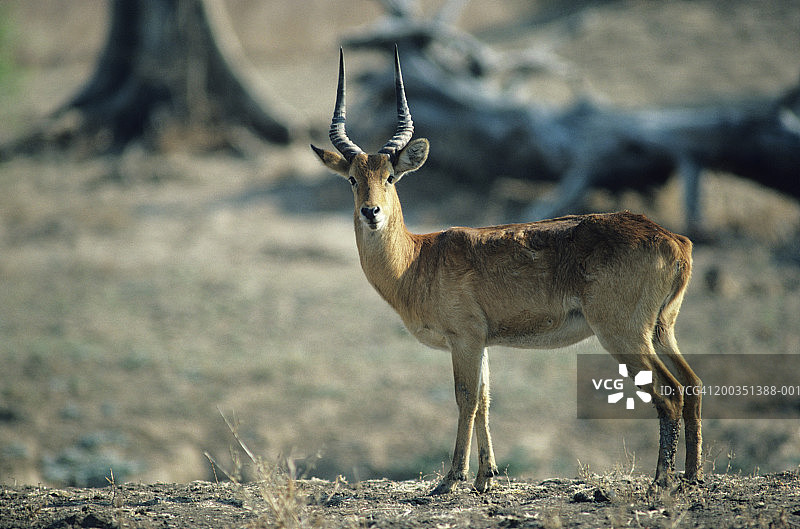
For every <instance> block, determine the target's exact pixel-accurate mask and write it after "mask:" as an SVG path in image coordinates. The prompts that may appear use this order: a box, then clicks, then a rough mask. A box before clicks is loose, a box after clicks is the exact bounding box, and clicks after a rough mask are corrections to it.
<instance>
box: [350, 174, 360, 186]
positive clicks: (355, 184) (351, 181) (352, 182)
mask: <svg viewBox="0 0 800 529" xmlns="http://www.w3.org/2000/svg"><path fill="white" fill-rule="evenodd" d="M348 180H349V181H350V185H351V186H353V187H356V186H357V185H358V182H356V179H355V178H353V177H352V176H351V177H350V178H348Z"/></svg>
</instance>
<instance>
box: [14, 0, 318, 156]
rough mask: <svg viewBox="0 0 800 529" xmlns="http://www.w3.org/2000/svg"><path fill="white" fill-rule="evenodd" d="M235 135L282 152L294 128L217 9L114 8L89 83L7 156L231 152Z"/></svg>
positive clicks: (192, 5) (150, 1) (205, 2)
mask: <svg viewBox="0 0 800 529" xmlns="http://www.w3.org/2000/svg"><path fill="white" fill-rule="evenodd" d="M242 127H244V128H246V129H248V130H250V131H251V132H252V133H254V134H256V135H257V136H259V137H261V138H264V139H266V140H268V141H272V142H276V143H288V142H289V141H290V139H291V138H292V137H293V136H294V135H296V134H297V132H298V131H299V129H301V128H302V127H303V125H302V124H300V123H298V122H297V121H296V120H295V118H293V117H292V114H291V113H290V112H288V111H286V110H284V109H282V108H281V106H280V105H279V104H278V103H277V102H275V101H274V100H273V99H272V98H270V97H269V96H268V94H266V93H265V88H264V84H263V82H262V81H261V79H260V78H259V76H258V74H257V72H255V70H254V69H253V68H252V67H251V66H250V65H249V64H248V62H247V61H246V60H245V58H244V53H243V51H242V49H241V46H240V44H239V42H238V40H237V38H236V36H235V34H234V32H233V30H232V27H231V25H230V22H229V20H228V17H227V13H226V12H225V9H224V5H223V3H222V0H113V1H112V3H111V17H110V29H109V33H108V38H107V41H106V44H105V47H104V49H103V51H102V53H101V55H100V58H99V60H98V62H97V66H96V69H95V72H94V74H93V76H92V77H91V79H90V80H89V81H88V82H87V83H86V84H85V85H84V86H83V88H82V89H81V90H79V91H78V93H77V94H76V95H75V96H74V97H73V98H72V99H70V100H69V101H68V102H67V103H66V104H65V105H64V106H63V107H62V108H60V109H59V110H57V111H56V112H55V114H54V116H53V117H52V121H51V122H50V124H49V126H47V127H44V128H43V130H39V131H37V132H36V133H34V134H32V135H31V136H29V137H27V138H24V139H22V140H20V141H18V142H16V144H15V145H14V146H13V150H15V151H27V152H31V151H36V150H38V149H41V148H47V147H48V146H53V145H56V146H58V147H61V148H67V147H72V146H77V147H79V148H80V150H82V151H87V152H89V153H95V152H119V151H122V150H124V148H125V147H126V146H127V145H128V144H130V143H131V142H133V141H135V140H140V139H141V140H144V142H145V143H146V144H147V145H148V146H149V147H151V148H154V149H160V148H166V147H168V146H169V145H170V143H172V142H185V141H188V142H189V143H190V144H194V146H195V147H197V146H199V147H204V148H212V149H213V148H225V147H228V148H234V149H235V148H236V142H237V140H236V138H237V132H238V131H241V129H242ZM239 136H241V135H239Z"/></svg>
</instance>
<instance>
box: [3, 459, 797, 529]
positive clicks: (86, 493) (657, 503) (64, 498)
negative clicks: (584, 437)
mask: <svg viewBox="0 0 800 529" xmlns="http://www.w3.org/2000/svg"><path fill="white" fill-rule="evenodd" d="M431 486H432V484H431V483H430V482H426V481H390V480H369V481H362V482H359V483H357V484H349V483H346V482H342V481H336V482H330V481H323V480H318V479H314V480H300V481H292V482H291V483H287V482H286V480H282V481H281V482H280V483H277V482H270V483H252V484H247V485H237V484H233V483H230V482H225V483H210V482H205V481H194V482H192V483H188V484H185V485H172V484H163V483H158V484H149V485H145V484H132V483H129V484H125V485H121V486H115V487H111V486H109V487H106V488H103V489H75V488H71V489H59V488H47V487H33V486H27V487H4V488H3V489H2V491H0V499H2V504H1V505H0V523H2V527H4V528H6V529H15V528H20V529H23V528H25V529H56V528H87V529H88V528H97V529H116V528H120V529H121V528H138V527H141V528H165V529H166V528H184V527H192V528H195V529H202V528H206V527H207V528H216V529H220V528H228V527H230V528H233V527H237V528H238V527H242V528H256V527H272V526H277V527H395V528H410V527H481V528H489V527H498V528H509V527H510V528H513V527H520V528H522V527H526V528H557V527H564V528H566V527H575V528H578V527H587V528H589V527H653V528H656V527H664V528H667V527H669V528H676V527H708V528H719V527H731V528H734V527H735V528H745V527H754V528H770V529H778V528H790V527H797V526H798V525H799V524H800V478H799V477H798V475H797V474H796V473H789V472H783V473H778V474H768V475H765V476H757V477H735V476H730V475H714V476H711V477H710V478H709V479H708V480H707V481H706V482H705V484H703V485H701V486H699V487H689V488H686V489H685V490H681V491H677V492H674V493H672V494H662V495H652V494H648V491H647V481H646V480H644V479H642V478H635V477H630V476H628V477H623V476H616V477H613V478H612V477H609V476H606V477H605V478H599V477H597V476H588V477H587V478H586V479H563V478H559V479H549V480H546V481H542V482H538V483H531V482H525V481H518V480H511V481H504V482H502V483H501V484H500V485H499V486H498V487H496V490H494V491H492V492H490V493H488V494H482V495H481V494H474V493H472V492H469V491H467V490H464V491H461V492H456V493H453V494H450V495H448V496H445V497H431V496H429V495H427V492H428V491H429V490H430V488H431Z"/></svg>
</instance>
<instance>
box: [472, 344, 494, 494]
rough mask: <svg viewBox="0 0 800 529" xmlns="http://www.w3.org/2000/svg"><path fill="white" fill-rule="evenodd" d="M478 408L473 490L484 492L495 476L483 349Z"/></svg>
mask: <svg viewBox="0 0 800 529" xmlns="http://www.w3.org/2000/svg"><path fill="white" fill-rule="evenodd" d="M478 399H479V400H478V410H477V412H476V414H475V437H476V438H477V440H478V475H477V477H476V478H475V490H477V491H478V492H486V491H488V490H489V489H490V488H492V478H493V477H495V476H497V475H498V474H499V472H498V471H497V464H496V463H495V460H494V449H493V448H492V436H491V434H490V433H489V352H488V350H487V349H484V350H483V355H482V358H481V374H480V390H479V395H478Z"/></svg>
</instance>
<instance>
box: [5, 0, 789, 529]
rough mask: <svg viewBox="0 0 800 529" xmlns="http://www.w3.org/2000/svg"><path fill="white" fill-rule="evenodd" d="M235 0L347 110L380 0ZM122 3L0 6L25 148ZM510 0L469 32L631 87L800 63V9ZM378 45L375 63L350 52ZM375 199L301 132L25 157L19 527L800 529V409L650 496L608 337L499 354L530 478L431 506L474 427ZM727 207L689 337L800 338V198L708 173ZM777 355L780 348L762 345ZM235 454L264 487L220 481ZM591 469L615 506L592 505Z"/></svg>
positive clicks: (647, 448) (508, 415)
mask: <svg viewBox="0 0 800 529" xmlns="http://www.w3.org/2000/svg"><path fill="white" fill-rule="evenodd" d="M231 4H232V6H233V5H235V6H237V7H236V9H233V10H232V15H233V17H234V22H235V23H236V24H237V28H238V29H239V31H240V34H241V35H242V38H243V40H244V43H245V45H246V47H247V50H248V53H249V54H250V56H251V57H252V59H253V61H254V62H255V63H256V64H258V65H259V67H261V68H262V69H263V70H264V72H265V76H266V77H268V79H269V81H270V84H271V86H272V88H273V91H274V92H275V93H276V94H280V95H281V96H282V98H283V99H284V100H285V101H286V102H287V103H288V104H291V105H292V106H294V107H295V108H298V109H301V110H298V113H300V114H302V115H304V116H305V117H306V118H307V119H308V120H309V122H311V123H314V124H316V125H317V126H318V128H319V129H320V130H324V129H325V127H326V126H327V120H328V119H329V113H330V105H331V103H332V101H331V93H330V89H331V87H333V86H334V85H335V75H336V70H335V63H334V64H332V63H331V61H335V55H336V53H335V50H336V47H337V46H338V43H339V39H340V37H341V36H342V35H346V34H348V33H350V32H352V31H354V30H355V28H357V27H358V26H361V25H363V24H364V23H366V22H368V21H370V20H374V18H375V17H376V16H377V15H378V13H379V10H378V8H377V7H376V6H377V4H376V3H374V2H366V1H365V2H348V8H347V9H346V10H343V9H341V8H335V7H331V6H333V5H334V4H335V3H332V2H328V1H327V0H325V1H323V0H319V1H317V2H315V3H314V4H313V5H314V6H315V9H310V10H309V11H308V14H307V15H306V14H304V15H303V16H298V14H297V13H296V12H295V11H296V9H294V8H292V3H290V2H285V3H284V2H237V3H233V2H232V3H231ZM100 5H101V4H98V3H97V2H94V1H87V2H78V1H76V2H71V3H70V4H69V6H70V7H69V8H66V7H65V6H63V5H61V4H59V5H58V6H55V5H54V4H53V3H51V2H46V1H42V2H23V1H19V2H5V3H4V4H3V6H2V9H3V10H5V11H2V12H3V13H9V15H8V17H6V18H5V20H9V21H11V22H8V23H7V24H11V26H10V27H12V31H11V35H12V36H13V42H14V49H15V51H14V56H15V58H16V61H17V66H16V68H18V70H17V73H18V75H14V76H13V78H12V81H13V82H10V83H9V84H8V85H4V86H0V102H2V103H3V104H2V105H0V122H2V123H3V127H0V141H3V140H6V139H8V138H10V137H13V136H14V135H15V134H18V133H20V132H21V131H23V130H26V128H27V127H28V126H29V125H30V124H31V123H35V122H36V119H37V118H40V117H41V116H44V115H46V114H47V112H49V111H51V110H52V109H53V108H55V107H56V106H57V105H58V104H59V103H60V102H61V101H63V99H64V98H65V97H66V96H67V94H70V93H71V92H72V90H74V89H76V88H77V87H78V86H79V85H80V83H81V82H83V81H84V80H85V79H86V77H87V76H88V74H89V73H90V71H91V67H92V62H93V60H94V58H95V54H96V53H97V50H98V49H99V46H100V44H101V42H102V39H103V37H104V25H103V24H104V21H105V18H104V17H105V13H104V7H105V4H102V6H103V9H100V7H98V6H100ZM496 5H497V4H496V2H493V1H492V2H489V1H486V2H480V1H475V2H473V5H472V6H471V7H470V9H469V11H468V12H467V13H466V14H465V17H464V21H463V24H464V26H465V27H468V28H470V29H471V30H474V31H475V32H476V33H477V34H478V35H480V36H482V37H484V38H486V39H487V40H489V41H491V42H493V43H495V44H497V45H498V46H504V47H508V48H514V47H520V46H526V45H543V46H548V47H550V48H551V49H554V50H555V51H556V52H558V53H559V54H560V55H561V56H563V57H564V58H565V59H566V60H568V61H570V62H571V63H572V64H574V65H576V67H577V68H578V70H579V71H580V72H581V73H582V74H583V75H585V78H586V81H587V83H586V84H587V86H590V87H591V89H592V90H593V91H594V92H593V93H594V94H595V95H597V96H598V97H600V98H601V99H603V100H604V101H606V102H608V103H610V104H617V105H621V106H644V105H651V104H667V103H668V104H678V103H682V102H686V103H696V102H698V101H707V100H718V99H720V98H736V97H749V96H753V95H766V94H776V93H779V92H780V91H781V90H782V89H784V88H786V87H788V86H790V85H792V84H794V83H795V82H796V80H797V74H798V71H797V61H796V59H797V49H800V34H799V33H798V32H797V31H796V29H797V27H800V3H798V2H780V3H777V2H763V3H761V2H750V1H741V2H738V1H737V2H724V3H715V2H711V1H696V2H665V3H658V4H641V3H638V2H631V3H628V2H614V3H608V4H604V5H602V6H599V7H595V8H590V9H587V10H586V11H585V13H584V14H583V15H582V16H581V17H579V18H574V19H571V20H570V21H569V23H568V24H567V26H568V27H567V26H561V25H553V26H548V27H547V28H546V30H545V31H543V32H542V31H537V32H530V31H528V30H526V29H524V25H519V24H518V25H516V26H515V28H516V29H515V31H513V32H505V31H501V30H499V29H498V28H503V27H505V26H504V24H505V23H506V22H507V21H508V19H509V18H514V17H517V18H518V19H519V20H522V19H524V17H522V15H520V13H522V14H523V15H524V14H525V13H527V12H528V11H526V10H528V9H529V8H530V5H531V3H530V2H527V1H525V2H508V3H507V6H508V7H507V9H508V11H504V10H498V9H497V8H496ZM519 17H522V18H519ZM4 27H9V26H4ZM520 28H522V29H520ZM576 28H577V31H576ZM567 29H569V31H567ZM267 37H269V39H268V38H267ZM64 43H70V45H69V46H65V45H64ZM332 50H333V51H332ZM0 58H2V57H0ZM362 59H363V61H362ZM380 59H381V58H377V59H376V57H374V56H370V55H369V54H353V59H352V60H351V64H352V67H351V71H353V72H355V71H357V70H358V67H359V65H366V66H363V67H368V66H369V65H374V64H375V61H376V60H380ZM6 79H8V77H6ZM534 85H535V86H537V87H539V89H540V90H539V91H535V92H531V94H530V99H531V101H537V102H545V103H547V102H550V103H552V104H561V103H563V101H564V100H565V99H567V98H568V97H569V92H568V90H566V89H565V88H564V86H565V83H564V82H563V79H557V78H549V77H547V76H544V77H542V78H540V79H537V81H536V83H534ZM353 93H354V96H353V98H354V100H356V99H357V97H358V90H357V87H353ZM412 111H413V102H412ZM431 140H432V143H433V148H435V145H436V143H435V139H434V138H431ZM399 192H400V194H401V198H402V199H403V201H404V211H405V213H406V217H407V219H406V220H407V221H408V223H409V224H410V226H411V228H412V229H414V230H417V231H424V230H436V229H440V228H442V227H446V226H449V225H452V224H477V223H486V222H493V219H492V211H496V210H497V207H499V206H498V205H497V204H494V203H492V200H491V196H490V197H489V199H487V197H486V196H485V195H483V196H482V195H478V194H476V193H474V192H471V191H470V190H467V189H461V188H458V187H457V186H455V187H453V186H451V187H446V186H443V185H442V184H441V182H440V181H439V180H438V179H437V175H434V174H430V173H426V172H425V170H424V169H423V170H422V171H420V172H419V173H417V174H415V175H413V177H409V178H407V179H404V180H403V182H402V185H401V186H400V188H399ZM351 201H352V199H351V197H350V191H349V189H348V186H347V184H346V182H342V181H341V179H338V178H336V177H334V176H330V175H328V174H327V173H326V172H325V171H323V170H321V169H320V168H319V166H318V164H317V161H316V160H315V159H314V157H313V155H312V154H311V153H310V151H309V150H308V147H307V143H306V142H299V143H298V144H297V145H292V146H290V147H288V148H276V147H273V146H268V145H265V146H264V147H263V151H261V152H259V153H258V155H255V156H253V157H250V158H232V157H227V156H223V155H219V154H208V153H193V152H191V151H186V150H181V149H178V148H176V149H175V151H173V152H167V153H161V154H154V153H150V152H146V151H144V150H143V149H140V148H138V147H136V146H134V147H132V148H131V149H129V150H128V151H127V152H126V153H125V154H124V155H122V156H121V157H118V158H90V159H86V158H81V157H79V156H74V155H70V154H57V153H43V154H41V155H39V156H33V157H28V158H16V159H13V160H10V161H8V162H5V163H3V164H1V165H0V366H2V367H0V483H1V484H2V501H1V502H0V527H5V526H9V527H28V526H30V523H34V524H38V525H34V527H53V528H56V527H70V526H76V527H124V526H126V525H125V524H127V526H132V527H190V526H191V527H202V526H203V524H204V523H205V524H207V526H226V525H227V526H237V525H238V526H243V525H247V524H251V525H252V526H259V525H265V524H272V523H276V520H275V518H274V517H275V516H276V511H275V509H272V508H270V507H269V506H268V505H267V503H268V499H269V498H274V497H276V495H277V496H278V497H284V498H289V499H291V500H292V502H294V503H291V502H290V504H291V508H290V511H291V512H295V513H298V516H300V518H301V519H302V521H303V523H304V524H308V525H315V524H319V525H333V526H340V525H346V526H349V525H353V526H362V525H367V526H370V525H378V526H391V525H395V526H396V525H404V526H405V525H409V526H410V525H414V524H416V525H419V526H422V525H424V526H435V525H441V526H448V525H453V526H455V525H474V526H493V525H497V526H503V527H521V526H532V527H537V526H545V527H558V526H579V525H585V526H587V527H590V526H612V525H613V526H618V525H632V526H637V525H640V526H655V527H659V526H670V527H671V526H687V527H688V526H694V525H699V526H709V527H716V526H733V527H747V526H763V527H767V526H769V525H770V523H771V522H774V523H773V526H776V527H781V526H787V524H789V525H792V524H794V525H797V524H798V523H800V515H798V514H795V513H797V512H800V505H798V501H797V497H796V494H797V493H796V491H797V489H798V483H797V477H796V475H795V474H794V472H795V470H796V469H797V467H798V465H800V432H799V431H798V428H797V421H796V419H791V420H784V419H763V420H756V419H749V420H727V419H725V420H723V419H713V418H709V419H708V420H706V421H705V422H704V437H705V441H706V445H705V446H706V453H705V469H706V472H707V474H708V475H709V477H708V479H707V481H706V484H705V486H702V487H700V488H698V489H696V490H689V491H684V492H682V493H680V494H678V495H676V496H674V497H668V498H661V499H657V500H653V499H648V498H646V497H645V495H644V491H645V490H646V484H647V482H648V480H649V479H650V478H649V477H648V476H649V474H648V473H649V472H651V471H652V469H654V468H655V458H656V446H657V429H658V428H657V422H655V421H651V420H641V421H640V420H595V421H586V420H578V419H576V396H575V395H576V390H575V369H576V361H575V353H595V352H601V348H600V346H599V345H598V344H597V342H596V341H592V340H588V341H586V342H584V343H582V344H579V345H578V346H575V347H572V348H568V349H566V350H559V351H536V352H531V351H518V350H509V349H501V348H498V349H497V350H493V351H492V353H491V354H492V360H491V362H492V376H493V403H492V431H493V435H494V440H495V448H496V452H497V456H498V460H499V461H498V462H499V465H500V467H501V468H502V470H503V471H504V472H507V473H508V475H509V476H510V481H506V480H501V486H500V488H499V490H498V491H497V492H495V493H492V494H490V495H487V496H477V495H473V494H470V493H469V492H466V491H465V492H459V493H458V494H456V495H454V496H451V497H446V498H433V499H429V498H428V497H427V496H425V492H426V491H427V489H429V488H430V487H431V480H432V479H434V477H435V475H436V474H437V473H441V472H442V471H443V468H444V465H445V464H446V463H445V462H446V461H447V460H448V458H449V451H450V450H451V449H452V442H453V436H454V430H455V420H456V415H455V413H456V412H455V404H454V399H453V396H452V388H451V385H452V382H451V369H450V366H449V358H448V357H447V355H444V354H441V353H440V352H436V351H432V350H428V349H425V348H424V347H423V346H421V345H419V344H418V343H416V342H415V341H414V339H413V338H412V337H410V336H409V335H408V333H407V332H406V331H405V330H404V329H403V328H402V325H401V323H400V321H399V320H398V318H397V317H396V315H395V314H394V313H393V312H392V311H391V309H389V308H388V307H387V306H386V305H385V304H384V303H383V302H382V300H381V299H380V298H379V297H378V295H377V294H375V293H374V292H373V291H372V290H371V288H370V286H369V285H368V284H367V282H366V281H365V280H364V278H363V275H362V273H361V271H360V268H359V264H358V259H357V255H356V251H355V244H354V241H353V235H352V219H351V212H350V208H351V207H352V203H351ZM680 204H681V184H680V181H679V180H678V179H677V178H675V179H673V181H671V182H669V183H668V184H667V185H666V186H665V187H664V188H663V189H661V190H659V191H658V193H657V194H656V195H655V196H653V197H643V196H639V195H635V194H625V195H622V196H608V195H607V194H605V193H595V194H594V195H593V196H592V197H591V199H590V201H589V207H590V209H593V210H614V209H625V208H627V209H631V210H635V211H640V212H644V213H646V214H648V215H649V216H650V217H651V218H653V219H655V220H656V221H658V222H660V223H662V224H664V225H665V226H667V227H669V228H671V229H674V230H677V231H680V230H681V229H682V227H683V225H682V213H681V207H680ZM703 208H704V211H705V213H706V216H707V227H708V230H709V232H710V234H711V235H712V236H713V243H712V244H702V245H698V246H697V247H696V249H695V268H694V280H693V282H692V284H691V286H690V288H689V291H688V293H687V296H686V299H685V301H684V305H683V310H682V311H681V316H680V318H679V321H678V327H677V329H678V330H677V332H678V341H679V343H680V345H681V348H682V350H683V351H684V353H686V354H687V355H691V354H698V353H725V354H736V353H751V354H762V353H791V354H795V353H798V352H800V267H799V266H798V262H800V245H799V244H798V233H799V231H798V230H799V229H800V205H798V203H797V202H796V201H793V200H790V199H787V198H786V197H783V196H780V195H778V194H776V193H773V192H771V191H769V190H765V189H761V188H759V187H757V186H754V185H752V184H750V183H748V182H744V181H741V180H738V179H736V178H734V177H732V176H731V175H726V174H711V173H705V174H703ZM609 361H610V360H609ZM792 367H795V366H792ZM770 368H772V369H783V366H769V365H766V364H765V363H763V362H754V365H753V366H752V369H753V370H754V372H755V371H762V372H763V371H764V370H769V369H770ZM703 369H704V370H715V366H709V367H704V368H703ZM700 375H701V376H702V377H705V374H704V373H703V372H700ZM798 382H800V381H798ZM796 409H797V407H796V406H795V411H796ZM220 412H222V414H224V415H225V417H227V418H228V419H229V420H231V421H233V422H234V423H235V425H234V426H235V431H236V432H237V434H238V435H240V436H241V438H242V439H244V440H245V442H246V443H247V444H248V445H249V446H250V448H251V449H252V450H253V452H255V453H256V454H257V455H258V456H259V457H263V458H264V460H265V461H291V462H292V466H293V468H294V474H295V475H297V476H298V477H302V478H309V479H310V478H314V477H316V478H324V479H326V480H328V481H318V480H310V481H309V480H302V479H301V480H297V481H296V489H295V492H291V491H289V492H287V491H286V482H285V480H284V481H281V480H277V481H276V480H274V479H273V480H272V481H269V484H268V486H266V487H264V486H260V485H258V484H257V483H254V484H250V483H249V482H251V481H253V482H258V481H259V480H261V479H262V478H263V476H262V475H261V474H260V473H259V471H258V469H257V468H254V467H253V465H250V464H247V463H246V461H243V459H245V458H243V456H242V454H241V450H240V449H239V448H235V449H231V446H238V444H237V443H236V441H235V440H234V437H233V435H232V432H231V430H230V429H229V428H228V427H227V426H226V424H225V421H224V420H223V419H222V417H221V416H220ZM206 454H208V456H210V457H211V458H213V459H214V461H216V464H215V465H212V464H211V463H210V460H209V457H207V456H206ZM680 457H682V456H681V455H679V458H680ZM620 469H624V472H623V471H622V470H620ZM112 472H113V480H114V482H115V483H116V485H115V486H114V487H109V479H112ZM224 472H228V473H230V474H231V475H233V476H234V477H236V478H237V480H238V481H240V482H242V483H245V484H244V485H233V484H231V483H228V482H221V483H218V484H217V483H215V482H216V481H217V480H220V481H223V480H224V479H225V478H224ZM787 472H788V473H787ZM595 473H597V474H595ZM340 475H341V476H344V478H345V479H346V480H347V481H346V482H344V481H342V480H339V481H336V480H337V476H340ZM576 475H579V476H581V477H580V478H579V479H575V476H576ZM382 478H386V479H394V480H398V481H375V480H376V479H382ZM418 478H421V479H422V480H423V481H407V480H414V479H418ZM196 480H203V481H196ZM525 480H528V481H525ZM137 483H139V484H137ZM163 483H185V484H186V485H165V484H163ZM65 487H79V488H65ZM87 487H97V488H87ZM596 489H599V490H601V491H602V492H601V494H600V496H598V497H603V496H605V497H608V498H609V499H610V500H611V501H610V502H606V501H600V502H597V501H588V502H587V501H577V502H576V501H574V500H575V498H576V494H577V498H578V499H585V498H588V499H594V498H595V496H594V494H595V492H594V491H595V490H596ZM612 491H613V493H612ZM582 493H585V495H584V496H582V495H581V494H582ZM584 512H588V513H589V514H583V513H584ZM214 516H219V518H216V519H214V518H213V517H214ZM208 517H212V518H208ZM27 520H33V522H29V521H27ZM204 520H210V521H204ZM781 524H783V525H781Z"/></svg>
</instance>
